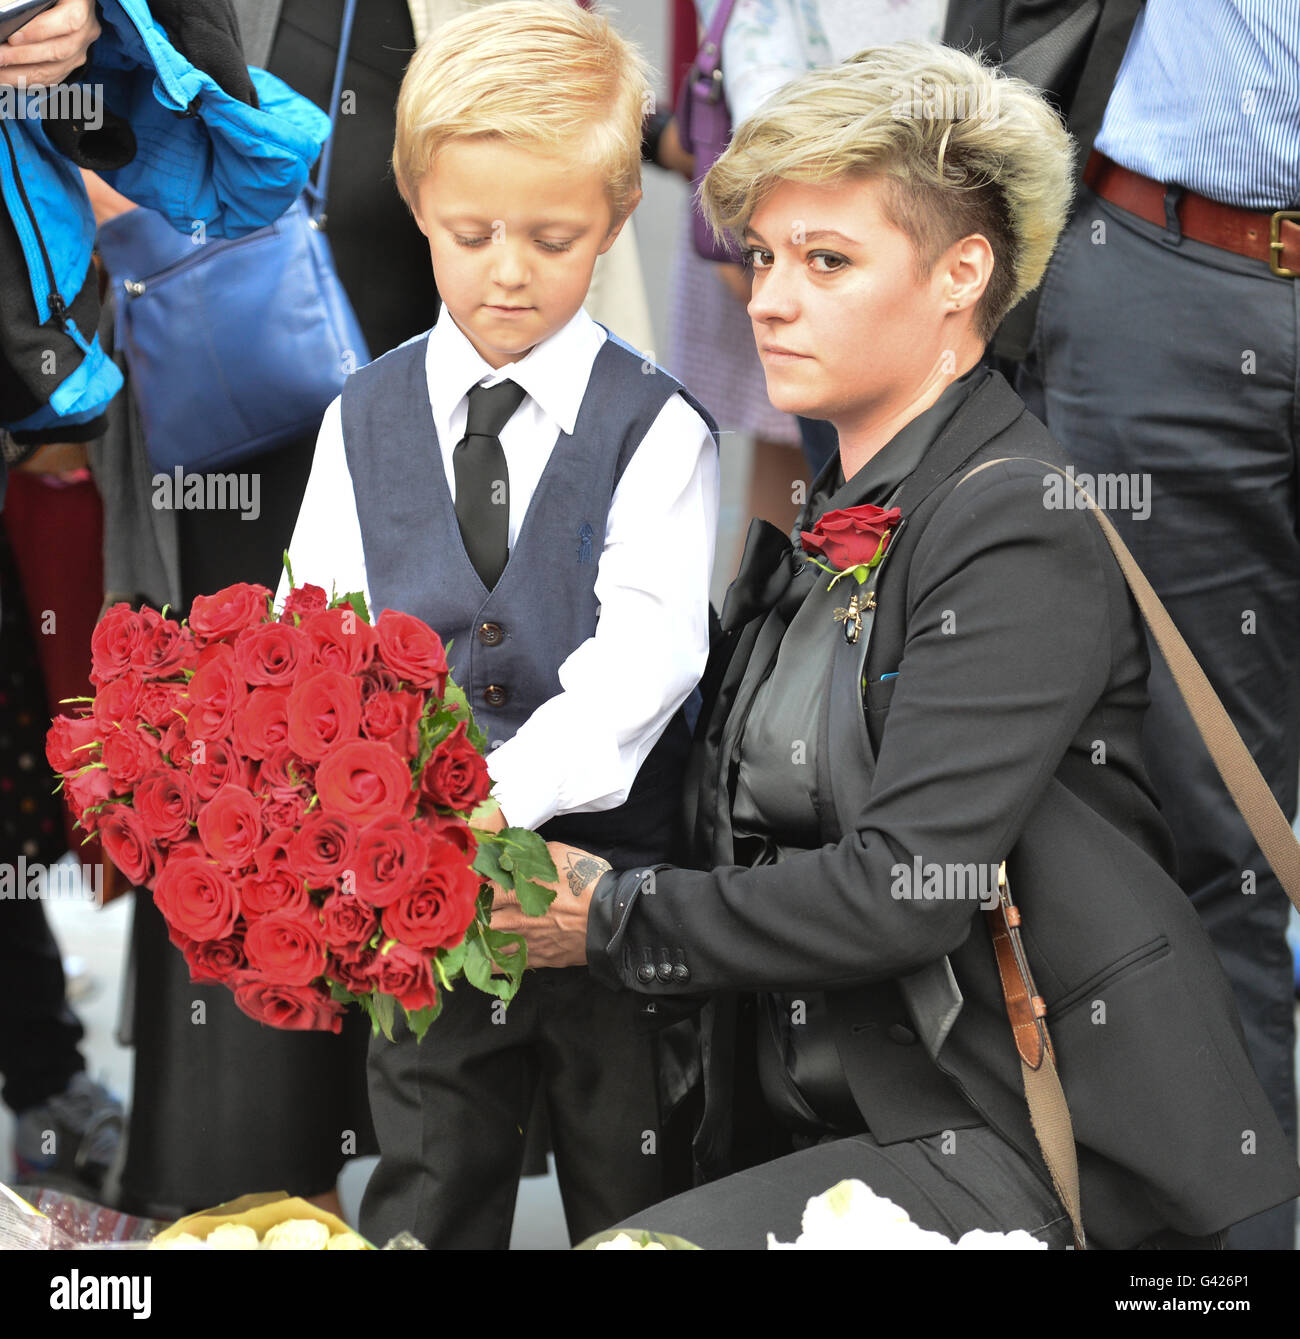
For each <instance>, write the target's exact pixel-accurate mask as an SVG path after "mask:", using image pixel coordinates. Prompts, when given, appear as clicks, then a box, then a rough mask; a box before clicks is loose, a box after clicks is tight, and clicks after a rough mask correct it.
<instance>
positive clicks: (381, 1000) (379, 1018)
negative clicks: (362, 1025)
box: [371, 990, 397, 1041]
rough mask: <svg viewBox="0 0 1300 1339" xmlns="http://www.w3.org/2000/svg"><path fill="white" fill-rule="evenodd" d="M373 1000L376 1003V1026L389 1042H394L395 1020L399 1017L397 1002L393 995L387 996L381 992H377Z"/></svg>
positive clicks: (372, 997)
mask: <svg viewBox="0 0 1300 1339" xmlns="http://www.w3.org/2000/svg"><path fill="white" fill-rule="evenodd" d="M371 999H372V1000H373V1001H374V1009H375V1013H374V1017H375V1025H376V1027H377V1028H378V1030H379V1031H380V1032H382V1033H383V1034H384V1036H385V1037H387V1038H388V1040H389V1041H392V1040H393V1020H394V1019H395V1018H396V1016H397V1001H396V999H394V998H393V996H392V995H385V994H384V993H383V992H382V991H379V990H377V991H375V993H374V995H372V996H371Z"/></svg>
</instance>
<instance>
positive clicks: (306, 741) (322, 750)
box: [289, 670, 361, 761]
mask: <svg viewBox="0 0 1300 1339" xmlns="http://www.w3.org/2000/svg"><path fill="white" fill-rule="evenodd" d="M360 724H361V688H360V685H359V684H358V683H357V681H356V680H355V679H353V678H350V677H349V676H348V675H346V674H340V673H339V671H338V670H320V671H318V672H317V673H316V674H312V675H310V676H309V677H307V678H304V679H300V680H299V681H298V682H297V684H295V685H294V687H293V689H292V690H291V691H290V693H289V747H290V748H291V749H293V751H294V752H295V753H300V754H301V755H302V756H303V757H304V758H307V759H310V760H312V761H319V760H320V759H321V758H323V757H324V756H325V755H326V754H327V753H328V752H329V751H330V750H331V749H332V748H333V747H334V746H335V745H336V744H342V743H343V742H344V741H346V740H351V739H355V738H356V737H357V731H358V728H359V727H360Z"/></svg>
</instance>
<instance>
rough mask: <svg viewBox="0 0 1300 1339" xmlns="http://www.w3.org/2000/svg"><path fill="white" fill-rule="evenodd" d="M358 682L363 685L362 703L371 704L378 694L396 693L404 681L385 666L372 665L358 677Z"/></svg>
mask: <svg viewBox="0 0 1300 1339" xmlns="http://www.w3.org/2000/svg"><path fill="white" fill-rule="evenodd" d="M357 682H358V683H359V684H360V685H361V701H362V702H363V703H365V702H369V701H370V699H371V698H372V697H374V696H375V694H376V693H396V692H397V691H398V690H399V689H400V688H401V686H402V681H401V679H399V678H398V677H397V675H396V674H394V673H393V671H392V670H390V669H386V668H385V667H384V666H383V665H378V664H376V665H371V666H370V667H369V668H368V669H366V670H363V671H362V673H361V674H359V675H358V676H357Z"/></svg>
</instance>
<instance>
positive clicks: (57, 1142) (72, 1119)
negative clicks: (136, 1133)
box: [14, 1070, 126, 1195]
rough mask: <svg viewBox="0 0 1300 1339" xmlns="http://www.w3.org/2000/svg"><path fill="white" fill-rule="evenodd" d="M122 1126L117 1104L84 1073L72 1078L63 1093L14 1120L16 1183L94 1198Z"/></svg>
mask: <svg viewBox="0 0 1300 1339" xmlns="http://www.w3.org/2000/svg"><path fill="white" fill-rule="evenodd" d="M125 1128H126V1117H125V1114H124V1112H123V1110H122V1103H121V1102H119V1101H118V1100H117V1098H116V1097H114V1096H113V1095H112V1093H110V1092H109V1091H108V1089H106V1088H104V1087H103V1086H102V1085H101V1084H98V1083H95V1082H94V1080H92V1079H91V1078H90V1076H89V1075H88V1074H86V1073H85V1071H84V1070H83V1071H82V1072H81V1073H79V1074H74V1075H73V1076H72V1079H71V1080H70V1081H69V1083H68V1086H67V1087H66V1088H65V1089H64V1090H63V1092H61V1093H57V1094H55V1096H53V1097H51V1098H48V1099H47V1100H46V1101H44V1102H42V1103H41V1104H40V1105H39V1106H35V1107H29V1108H28V1109H27V1110H26V1111H24V1112H22V1113H21V1114H20V1115H19V1116H18V1119H17V1127H16V1129H15V1130H14V1162H15V1164H16V1169H17V1178H16V1181H15V1184H17V1185H32V1184H39V1185H43V1186H48V1187H50V1188H51V1189H55V1190H67V1191H70V1192H72V1193H73V1194H81V1195H84V1194H86V1193H87V1192H90V1193H91V1194H92V1195H93V1194H97V1193H98V1192H99V1190H100V1188H101V1187H102V1186H103V1184H104V1178H105V1177H106V1176H107V1175H108V1172H109V1169H110V1168H111V1167H112V1165H113V1161H114V1159H115V1158H116V1157H117V1150H118V1146H119V1145H120V1144H121V1142H122V1135H123V1133H124V1131H125Z"/></svg>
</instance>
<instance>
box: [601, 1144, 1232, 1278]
mask: <svg viewBox="0 0 1300 1339" xmlns="http://www.w3.org/2000/svg"><path fill="white" fill-rule="evenodd" d="M845 1180H858V1181H862V1182H863V1183H864V1184H865V1185H867V1186H869V1187H870V1188H871V1189H872V1190H873V1191H874V1192H875V1193H876V1194H877V1195H879V1196H881V1197H882V1198H884V1199H888V1200H892V1201H893V1202H894V1203H895V1204H897V1205H898V1206H899V1207H900V1208H902V1209H905V1210H906V1211H907V1214H908V1217H909V1218H911V1220H912V1222H914V1223H915V1224H916V1225H917V1226H918V1227H921V1228H924V1229H925V1230H926V1231H927V1232H941V1233H943V1234H944V1236H946V1237H948V1238H949V1239H950V1240H952V1241H956V1240H957V1238H958V1237H961V1236H964V1235H965V1234H966V1233H967V1232H970V1231H973V1230H974V1229H976V1228H979V1229H982V1230H983V1231H985V1232H1012V1231H1015V1230H1016V1229H1020V1230H1022V1231H1025V1232H1028V1233H1029V1234H1030V1235H1031V1236H1034V1237H1037V1238H1038V1240H1039V1241H1045V1242H1046V1243H1047V1245H1048V1248H1049V1249H1050V1250H1065V1249H1066V1248H1067V1247H1069V1246H1070V1245H1071V1244H1072V1243H1073V1240H1074V1236H1073V1232H1072V1231H1071V1227H1070V1220H1069V1218H1068V1217H1067V1216H1066V1213H1065V1210H1064V1208H1062V1206H1061V1202H1060V1200H1058V1199H1057V1198H1056V1195H1055V1194H1054V1193H1053V1191H1052V1190H1051V1189H1049V1188H1048V1187H1047V1186H1046V1185H1045V1184H1044V1183H1043V1181H1042V1180H1041V1179H1040V1178H1039V1176H1038V1175H1037V1174H1036V1173H1035V1172H1034V1171H1033V1169H1032V1168H1031V1167H1030V1166H1029V1164H1028V1163H1027V1162H1026V1161H1025V1160H1024V1158H1022V1157H1021V1156H1020V1154H1019V1153H1018V1152H1017V1151H1016V1150H1015V1149H1014V1148H1012V1147H1011V1145H1009V1144H1008V1143H1006V1141H1005V1140H1003V1139H1002V1138H1001V1136H999V1135H997V1134H995V1133H994V1132H993V1131H992V1130H990V1129H989V1128H988V1127H987V1126H974V1127H972V1128H969V1129H961V1130H949V1131H947V1132H946V1133H944V1134H937V1135H931V1136H930V1137H929V1138H927V1139H913V1140H907V1141H904V1142H902V1143H897V1144H878V1143H877V1142H876V1141H875V1139H873V1138H872V1136H871V1135H869V1134H860V1135H853V1136H850V1137H849V1138H846V1139H827V1140H825V1141H823V1142H819V1143H816V1144H814V1145H813V1146H812V1147H810V1148H806V1149H804V1150H803V1151H802V1152H799V1153H791V1154H789V1155H788V1156H787V1157H784V1158H777V1159H775V1160H773V1161H772V1162H765V1163H763V1164H762V1165H760V1166H758V1167H752V1168H750V1169H749V1170H748V1171H744V1172H737V1173H736V1174H735V1175H733V1176H727V1177H724V1178H722V1180H720V1181H715V1182H713V1183H712V1184H710V1185H705V1186H701V1187H700V1188H699V1189H697V1190H691V1191H688V1192H687V1193H686V1194H685V1195H677V1196H675V1197H674V1198H673V1199H670V1200H665V1201H664V1202H663V1203H662V1204H656V1205H655V1206H654V1207H653V1208H652V1209H646V1210H643V1211H641V1212H640V1213H635V1214H631V1215H629V1216H628V1218H627V1220H626V1221H625V1222H622V1223H619V1224H618V1225H617V1226H618V1227H620V1228H624V1229H626V1230H627V1231H629V1232H634V1231H636V1230H638V1229H640V1230H643V1231H649V1232H664V1233H671V1234H672V1235H674V1236H678V1237H682V1238H684V1239H685V1240H686V1241H689V1242H691V1243H693V1244H694V1245H696V1246H699V1247H702V1248H703V1249H704V1250H715V1251H761V1250H766V1249H767V1237H768V1234H769V1233H771V1234H772V1235H773V1236H774V1237H775V1238H776V1240H777V1241H778V1242H783V1243H790V1242H793V1241H795V1240H796V1239H797V1238H798V1237H799V1234H800V1231H801V1220H802V1217H803V1211H804V1207H805V1206H806V1205H807V1203H808V1201H809V1200H810V1199H811V1198H812V1197H813V1196H814V1195H820V1194H822V1193H824V1192H825V1191H827V1190H829V1189H830V1188H831V1187H832V1186H833V1185H836V1184H837V1183H838V1182H840V1181H845ZM1222 1245H1223V1234H1222V1233H1215V1234H1214V1235H1213V1236H1211V1237H1185V1236H1182V1235H1181V1234H1179V1233H1176V1232H1164V1233H1160V1234H1159V1235H1158V1236H1157V1237H1152V1238H1150V1239H1149V1240H1147V1241H1146V1242H1143V1243H1142V1244H1141V1246H1140V1247H1139V1249H1152V1250H1164V1249H1170V1250H1175V1249H1176V1250H1218V1249H1220V1248H1221V1247H1222Z"/></svg>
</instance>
